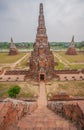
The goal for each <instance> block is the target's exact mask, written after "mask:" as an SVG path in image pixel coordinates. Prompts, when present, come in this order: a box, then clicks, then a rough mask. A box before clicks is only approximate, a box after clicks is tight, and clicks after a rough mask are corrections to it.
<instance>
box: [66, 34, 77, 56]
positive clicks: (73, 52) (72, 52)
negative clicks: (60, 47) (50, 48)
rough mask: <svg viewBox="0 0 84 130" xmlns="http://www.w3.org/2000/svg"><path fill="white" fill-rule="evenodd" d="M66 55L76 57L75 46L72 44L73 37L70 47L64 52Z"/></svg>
mask: <svg viewBox="0 0 84 130" xmlns="http://www.w3.org/2000/svg"><path fill="white" fill-rule="evenodd" d="M66 54H67V55H77V52H76V49H75V44H74V36H73V37H72V41H71V43H70V46H69V48H68V50H67V52H66Z"/></svg>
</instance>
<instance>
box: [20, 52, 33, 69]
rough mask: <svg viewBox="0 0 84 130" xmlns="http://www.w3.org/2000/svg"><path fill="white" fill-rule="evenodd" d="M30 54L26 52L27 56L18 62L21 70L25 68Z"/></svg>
mask: <svg viewBox="0 0 84 130" xmlns="http://www.w3.org/2000/svg"><path fill="white" fill-rule="evenodd" d="M30 54H31V53H30V52H28V56H27V57H26V58H25V59H23V60H22V61H21V62H20V65H21V67H22V68H25V67H27V66H26V64H27V61H29V57H30Z"/></svg>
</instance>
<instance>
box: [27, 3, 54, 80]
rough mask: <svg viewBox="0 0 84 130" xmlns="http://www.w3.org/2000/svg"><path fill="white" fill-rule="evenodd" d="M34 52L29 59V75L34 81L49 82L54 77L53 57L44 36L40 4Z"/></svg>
mask: <svg viewBox="0 0 84 130" xmlns="http://www.w3.org/2000/svg"><path fill="white" fill-rule="evenodd" d="M33 47H34V50H33V51H32V53H31V57H30V62H29V66H30V74H31V77H32V78H33V79H36V80H41V79H43V80H50V79H51V78H52V77H53V76H54V75H53V73H54V65H55V64H56V63H55V62H54V56H53V53H52V51H50V45H49V42H48V37H47V34H46V27H45V20H44V15H43V4H42V3H41V4H40V9H39V20H38V28H37V35H36V42H35V43H34V46H33Z"/></svg>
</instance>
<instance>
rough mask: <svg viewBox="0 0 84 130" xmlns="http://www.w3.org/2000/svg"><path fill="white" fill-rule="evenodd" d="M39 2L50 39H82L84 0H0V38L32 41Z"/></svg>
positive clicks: (36, 24)
mask: <svg viewBox="0 0 84 130" xmlns="http://www.w3.org/2000/svg"><path fill="white" fill-rule="evenodd" d="M40 3H43V5H44V16H45V23H46V28H47V35H48V40H49V41H50V42H51V41H52V42H53V41H55V42H57V41H58V42H59V41H60V42H61V41H71V38H72V36H73V35H74V36H75V41H84V0H0V42H1V41H2V42H3V41H8V42H9V41H10V38H11V37H12V38H13V40H14V41H15V42H29V41H31V42H35V39H36V31H37V26H38V15H39V4H40Z"/></svg>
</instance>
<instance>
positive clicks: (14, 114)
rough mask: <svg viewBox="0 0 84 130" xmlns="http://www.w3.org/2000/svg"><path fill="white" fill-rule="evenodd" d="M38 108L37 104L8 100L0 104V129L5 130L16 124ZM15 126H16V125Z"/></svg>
mask: <svg viewBox="0 0 84 130" xmlns="http://www.w3.org/2000/svg"><path fill="white" fill-rule="evenodd" d="M37 107H38V105H37V102H24V101H19V100H13V99H12V100H9V101H3V102H2V103H0V128H1V130H5V129H7V128H10V126H11V125H12V124H15V123H16V124H17V122H18V120H20V119H21V118H22V117H23V116H25V115H26V114H31V113H32V112H33V111H35V109H36V108H37ZM16 126H17V125H16Z"/></svg>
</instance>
